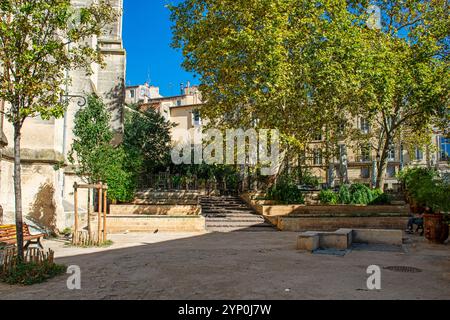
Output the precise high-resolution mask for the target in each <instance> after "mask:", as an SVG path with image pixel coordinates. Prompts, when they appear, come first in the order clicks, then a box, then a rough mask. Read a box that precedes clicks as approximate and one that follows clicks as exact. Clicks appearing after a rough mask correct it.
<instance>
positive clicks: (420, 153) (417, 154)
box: [414, 147, 423, 161]
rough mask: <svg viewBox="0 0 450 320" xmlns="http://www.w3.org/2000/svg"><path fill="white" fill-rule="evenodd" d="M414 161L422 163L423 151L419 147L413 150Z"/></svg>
mask: <svg viewBox="0 0 450 320" xmlns="http://www.w3.org/2000/svg"><path fill="white" fill-rule="evenodd" d="M414 153H415V159H416V160H417V161H422V160H423V151H422V149H420V148H419V147H416V150H415V152H414Z"/></svg>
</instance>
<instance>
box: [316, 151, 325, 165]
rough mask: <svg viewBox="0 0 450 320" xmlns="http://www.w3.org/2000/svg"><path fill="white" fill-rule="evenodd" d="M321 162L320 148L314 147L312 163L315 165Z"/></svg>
mask: <svg viewBox="0 0 450 320" xmlns="http://www.w3.org/2000/svg"><path fill="white" fill-rule="evenodd" d="M322 162H323V159H322V150H321V149H315V150H314V165H316V166H318V165H321V164H322Z"/></svg>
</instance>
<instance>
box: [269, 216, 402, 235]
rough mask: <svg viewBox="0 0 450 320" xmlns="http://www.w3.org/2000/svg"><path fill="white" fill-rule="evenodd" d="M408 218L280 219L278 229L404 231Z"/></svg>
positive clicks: (297, 230)
mask: <svg viewBox="0 0 450 320" xmlns="http://www.w3.org/2000/svg"><path fill="white" fill-rule="evenodd" d="M407 223H408V217H403V216H390V217H387V216H372V217H339V218H333V217H315V218H302V217H279V218H278V222H277V227H278V229H279V230H281V231H296V232H299V231H308V230H319V231H333V230H337V229H340V228H350V229H353V228H354V229H360V228H368V229H400V230H402V229H404V228H406V225H407Z"/></svg>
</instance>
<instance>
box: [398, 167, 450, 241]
mask: <svg viewBox="0 0 450 320" xmlns="http://www.w3.org/2000/svg"><path fill="white" fill-rule="evenodd" d="M399 178H400V180H401V181H402V182H403V183H404V185H405V186H406V190H407V193H408V198H409V200H410V204H411V211H412V213H424V228H425V237H426V238H427V239H428V240H429V241H431V242H433V243H444V242H445V241H446V240H447V239H448V237H449V224H448V213H449V211H450V201H449V199H450V184H448V183H446V182H444V181H443V180H442V179H440V178H439V176H438V173H437V172H436V170H434V169H427V168H412V169H406V170H404V171H403V172H402V173H401V174H400V176H399Z"/></svg>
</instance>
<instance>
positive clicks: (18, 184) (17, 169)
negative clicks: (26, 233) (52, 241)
mask: <svg viewBox="0 0 450 320" xmlns="http://www.w3.org/2000/svg"><path fill="white" fill-rule="evenodd" d="M21 127H22V126H21V124H20V122H19V123H17V120H16V123H14V198H15V207H16V236H17V256H18V258H19V261H20V262H22V261H23V260H24V253H23V217H22V177H21V166H20V139H21V133H20V130H21Z"/></svg>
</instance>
